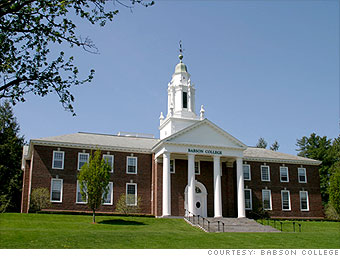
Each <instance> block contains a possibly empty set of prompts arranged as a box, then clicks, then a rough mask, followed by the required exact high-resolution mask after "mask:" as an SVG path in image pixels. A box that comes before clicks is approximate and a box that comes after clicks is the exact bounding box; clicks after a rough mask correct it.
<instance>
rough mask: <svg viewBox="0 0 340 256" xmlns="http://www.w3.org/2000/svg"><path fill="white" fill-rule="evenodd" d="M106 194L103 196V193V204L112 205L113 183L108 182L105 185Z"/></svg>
mask: <svg viewBox="0 0 340 256" xmlns="http://www.w3.org/2000/svg"><path fill="white" fill-rule="evenodd" d="M107 189H108V191H107V194H106V197H105V196H104V193H103V204H104V205H112V204H113V183H112V182H109V184H108V185H107Z"/></svg>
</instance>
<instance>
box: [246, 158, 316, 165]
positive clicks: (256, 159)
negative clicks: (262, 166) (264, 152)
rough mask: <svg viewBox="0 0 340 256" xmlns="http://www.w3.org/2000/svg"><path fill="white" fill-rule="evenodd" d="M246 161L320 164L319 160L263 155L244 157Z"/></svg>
mask: <svg viewBox="0 0 340 256" xmlns="http://www.w3.org/2000/svg"><path fill="white" fill-rule="evenodd" d="M243 160H244V161H254V162H270V163H284V164H304V165H320V164H321V161H318V160H310V161H308V160H292V159H277V158H265V157H264V158H262V157H243Z"/></svg>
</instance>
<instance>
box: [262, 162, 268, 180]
mask: <svg viewBox="0 0 340 256" xmlns="http://www.w3.org/2000/svg"><path fill="white" fill-rule="evenodd" d="M262 167H267V168H268V180H264V179H262ZM260 170H261V181H270V167H269V165H261V167H260Z"/></svg>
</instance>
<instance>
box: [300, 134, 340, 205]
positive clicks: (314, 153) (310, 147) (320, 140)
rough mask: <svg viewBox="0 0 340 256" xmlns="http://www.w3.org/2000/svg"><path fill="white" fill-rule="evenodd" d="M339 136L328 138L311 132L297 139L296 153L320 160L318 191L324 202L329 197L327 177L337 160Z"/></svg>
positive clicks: (339, 150) (339, 147) (339, 148)
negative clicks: (307, 135)
mask: <svg viewBox="0 0 340 256" xmlns="http://www.w3.org/2000/svg"><path fill="white" fill-rule="evenodd" d="M339 141H340V136H339V137H338V138H336V139H334V140H333V142H332V139H328V138H327V136H323V137H320V136H318V135H316V134H315V133H312V134H311V135H310V136H309V137H306V136H303V137H302V138H301V139H298V140H297V143H296V145H297V146H298V149H297V151H298V152H299V153H298V155H299V156H302V157H307V158H312V159H316V160H320V161H322V163H321V165H320V168H319V174H320V191H321V197H322V201H323V203H324V204H326V203H327V202H328V199H329V191H328V188H329V178H330V175H331V169H332V167H333V166H334V165H335V164H336V163H337V162H339V160H340V159H339V157H340V156H339V155H340V146H339V144H340V143H339Z"/></svg>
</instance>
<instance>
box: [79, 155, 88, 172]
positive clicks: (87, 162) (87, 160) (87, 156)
mask: <svg viewBox="0 0 340 256" xmlns="http://www.w3.org/2000/svg"><path fill="white" fill-rule="evenodd" d="M80 155H87V163H89V160H90V154H89V153H83V152H79V153H78V163H77V170H78V171H80V169H81V168H79V163H80V161H79V160H80Z"/></svg>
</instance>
